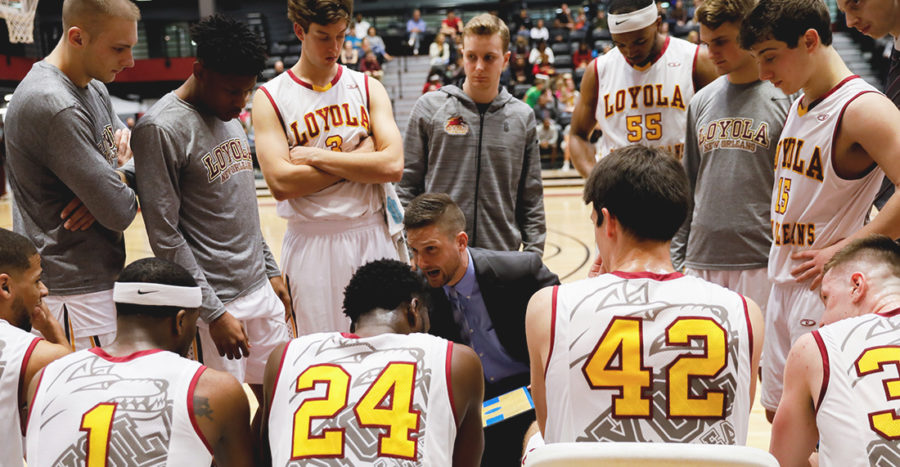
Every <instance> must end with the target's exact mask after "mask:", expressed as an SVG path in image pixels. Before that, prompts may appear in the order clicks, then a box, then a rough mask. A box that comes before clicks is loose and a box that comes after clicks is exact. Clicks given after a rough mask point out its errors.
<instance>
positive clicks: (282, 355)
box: [269, 340, 294, 410]
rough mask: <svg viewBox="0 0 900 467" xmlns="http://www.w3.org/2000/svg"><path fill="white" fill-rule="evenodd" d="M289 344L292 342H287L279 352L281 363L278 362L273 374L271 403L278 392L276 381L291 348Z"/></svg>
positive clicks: (279, 376)
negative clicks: (276, 370) (273, 382)
mask: <svg viewBox="0 0 900 467" xmlns="http://www.w3.org/2000/svg"><path fill="white" fill-rule="evenodd" d="M291 342H294V341H293V340H289V341H287V344H285V345H284V350H283V351H282V352H281V361H280V362H278V373H275V384H273V385H272V400H273V401H274V400H275V391H277V390H278V379H279V378H281V369H282V368H284V359H285V357H287V353H288V347H290V346H291ZM270 404H271V402H270ZM271 409H272V408H271V407H269V410H271Z"/></svg>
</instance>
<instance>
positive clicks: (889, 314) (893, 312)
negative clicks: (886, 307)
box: [875, 308, 900, 318]
mask: <svg viewBox="0 0 900 467" xmlns="http://www.w3.org/2000/svg"><path fill="white" fill-rule="evenodd" d="M897 313H900V308H894V309H893V310H891V311H885V312H881V313H875V314H876V315H878V316H884V317H885V318H890V317H892V316H897Z"/></svg>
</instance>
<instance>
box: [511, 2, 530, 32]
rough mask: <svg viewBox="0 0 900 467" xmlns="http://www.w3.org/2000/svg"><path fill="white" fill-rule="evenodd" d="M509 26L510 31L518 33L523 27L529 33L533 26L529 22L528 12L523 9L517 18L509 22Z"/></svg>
mask: <svg viewBox="0 0 900 467" xmlns="http://www.w3.org/2000/svg"><path fill="white" fill-rule="evenodd" d="M509 25H510V30H515V31H518V30H520V29H522V27H525V30H526V31H530V30H531V27H532V26H533V24H532V21H531V17H530V16H528V10H527V9H525V8H522V9H520V10H519V17H518V18H515V19H514V20H513V21H511V22H510V23H509Z"/></svg>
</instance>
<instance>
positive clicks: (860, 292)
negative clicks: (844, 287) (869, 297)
mask: <svg viewBox="0 0 900 467" xmlns="http://www.w3.org/2000/svg"><path fill="white" fill-rule="evenodd" d="M850 283H851V285H852V287H853V289H852V290H851V292H850V298H851V300H852V301H853V303H858V302H860V301H862V299H863V298H865V296H866V292H868V290H869V282H868V281H867V280H866V276H865V274H863V273H861V272H854V273H853V274H852V275H851V276H850Z"/></svg>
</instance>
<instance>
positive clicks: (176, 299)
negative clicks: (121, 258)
mask: <svg viewBox="0 0 900 467" xmlns="http://www.w3.org/2000/svg"><path fill="white" fill-rule="evenodd" d="M195 290H196V291H197V292H199V287H197V281H195V280H194V278H193V277H192V276H191V273H189V272H188V271H187V270H186V269H184V268H183V267H181V266H179V265H177V264H175V263H173V262H171V261H167V260H164V259H161V258H144V259H139V260H137V261H135V262H133V263H131V264H129V265H128V266H126V267H125V269H124V270H122V274H120V275H119V278H118V279H117V280H116V283H115V286H114V288H113V300H114V301H115V302H116V313H118V314H119V316H138V315H140V316H144V317H148V318H166V317H171V316H175V314H177V313H178V312H179V311H181V310H183V309H194V308H197V307H199V306H200V304H199V303H197V301H196V293H195V292H194V291H195Z"/></svg>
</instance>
